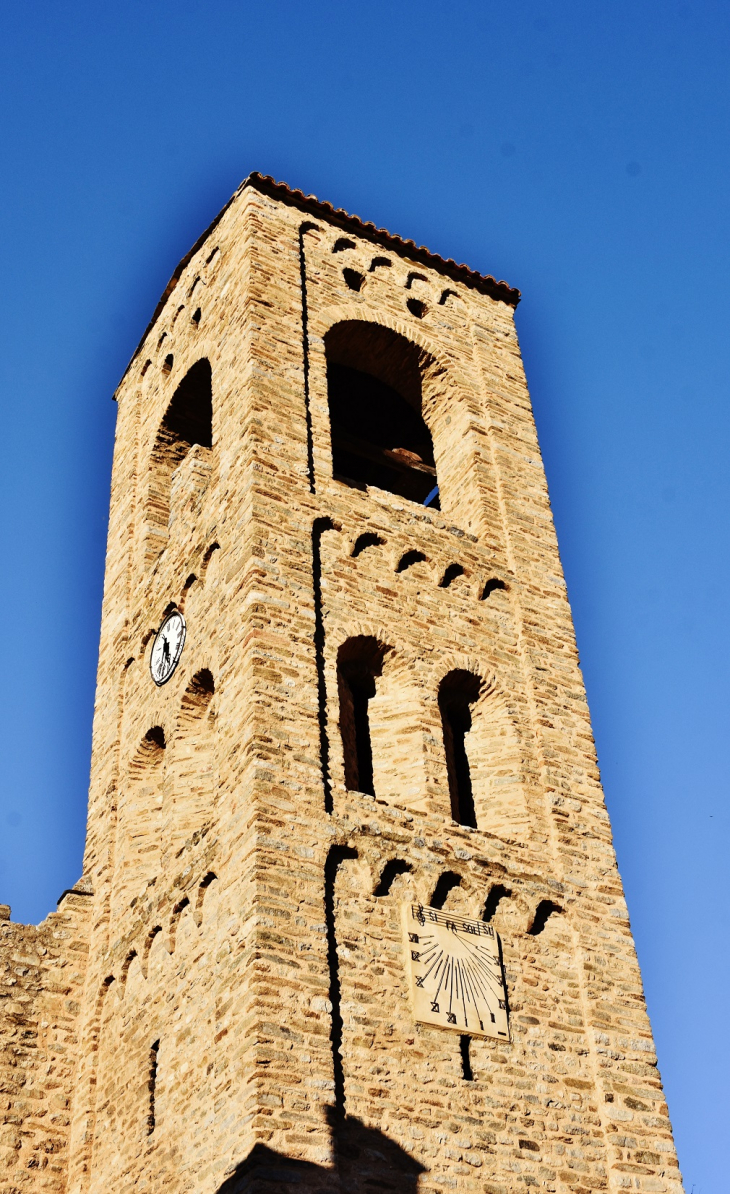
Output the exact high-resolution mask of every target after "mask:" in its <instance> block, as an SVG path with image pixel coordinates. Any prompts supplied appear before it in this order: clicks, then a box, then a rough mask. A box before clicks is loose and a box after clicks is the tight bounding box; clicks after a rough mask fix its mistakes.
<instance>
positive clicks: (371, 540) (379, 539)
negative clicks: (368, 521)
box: [352, 531, 385, 558]
mask: <svg viewBox="0 0 730 1194" xmlns="http://www.w3.org/2000/svg"><path fill="white" fill-rule="evenodd" d="M384 543H385V539H384V538H383V536H382V535H376V534H375V532H374V531H365V533H364V534H363V535H358V537H357V541H356V543H355V546H354V547H353V549H352V555H353V557H355V558H356V557H357V556H359V555H362V553H363V552H364V551H366V550H367V548H368V547H382V546H383V545H384Z"/></svg>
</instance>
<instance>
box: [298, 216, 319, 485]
mask: <svg viewBox="0 0 730 1194" xmlns="http://www.w3.org/2000/svg"><path fill="white" fill-rule="evenodd" d="M314 229H317V225H316V224H312V223H311V221H310V220H307V221H305V223H304V224H301V225H300V227H299V275H300V278H301V285H302V362H303V366H304V415H305V418H306V420H307V476H308V479H309V492H310V493H314V440H313V437H312V410H311V405H310V399H309V326H308V323H309V312H308V308H307V258H306V254H305V250H304V237H305V236H306V234H307V233H308V232H311V231H313V230H314Z"/></svg>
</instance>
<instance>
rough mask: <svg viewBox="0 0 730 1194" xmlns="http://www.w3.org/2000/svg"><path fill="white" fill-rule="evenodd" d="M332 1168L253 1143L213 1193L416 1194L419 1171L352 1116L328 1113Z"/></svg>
mask: <svg viewBox="0 0 730 1194" xmlns="http://www.w3.org/2000/svg"><path fill="white" fill-rule="evenodd" d="M329 1121H330V1131H331V1133H332V1145H333V1149H332V1151H333V1155H334V1158H335V1164H334V1166H333V1167H332V1168H329V1167H326V1166H323V1165H313V1164H312V1163H311V1162H309V1161H296V1160H292V1159H291V1158H290V1157H287V1156H285V1155H284V1154H283V1153H279V1152H276V1151H275V1150H274V1149H270V1148H267V1146H266V1145H265V1144H256V1145H254V1147H253V1149H252V1150H251V1152H250V1153H249V1155H248V1156H247V1157H246V1159H245V1160H244V1161H241V1162H240V1163H239V1164H238V1165H237V1166H236V1168H235V1170H234V1171H233V1173H232V1174H231V1176H230V1177H228V1178H226V1180H225V1181H224V1182H223V1184H222V1186H220V1187H219V1188H218V1191H217V1194H278V1192H279V1191H282V1194H283V1192H285V1191H287V1190H289V1189H292V1190H293V1189H296V1191H297V1194H335V1191H337V1192H338V1194H340V1192H342V1194H344V1192H345V1191H346V1192H347V1194H376V1191H378V1190H381V1191H385V1192H387V1191H393V1192H394V1194H395V1192H397V1194H416V1191H417V1190H418V1178H419V1174H421V1173H424V1172H425V1167H424V1166H423V1165H421V1164H420V1162H419V1161H416V1160H415V1159H414V1158H413V1157H411V1156H410V1155H409V1154H408V1153H407V1152H406V1151H405V1150H404V1149H402V1148H401V1147H400V1145H399V1144H396V1143H395V1141H393V1140H390V1139H389V1138H388V1137H387V1136H385V1135H384V1134H383V1133H382V1132H380V1131H378V1129H377V1128H367V1127H365V1125H364V1124H363V1123H361V1121H360V1120H359V1119H355V1118H354V1116H346V1117H345V1118H344V1119H343V1120H339V1117H338V1116H337V1113H336V1112H335V1109H334V1108H331V1109H330V1115H329Z"/></svg>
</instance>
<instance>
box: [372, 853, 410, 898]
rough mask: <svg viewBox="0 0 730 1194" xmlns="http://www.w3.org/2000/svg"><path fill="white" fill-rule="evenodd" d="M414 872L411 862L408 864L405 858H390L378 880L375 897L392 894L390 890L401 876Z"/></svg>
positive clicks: (374, 892)
mask: <svg viewBox="0 0 730 1194" xmlns="http://www.w3.org/2000/svg"><path fill="white" fill-rule="evenodd" d="M412 870H413V867H412V866H411V864H410V862H406V861H405V860H404V859H403V858H390V859H388V861H387V862H386V864H385V866H384V867H383V871H382V874H381V876H380V878H379V879H378V882H377V883H376V885H375V889H374V891H373V895H374V896H378V897H379V896H386V895H389V894H390V889H391V887H392V886H393V884H394V883H395V881H396V879H397V878H398V876H399V875H407V874H409V873H410V871H412Z"/></svg>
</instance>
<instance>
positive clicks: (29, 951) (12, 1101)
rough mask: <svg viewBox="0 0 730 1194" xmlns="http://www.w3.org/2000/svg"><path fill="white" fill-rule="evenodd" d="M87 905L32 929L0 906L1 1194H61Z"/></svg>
mask: <svg viewBox="0 0 730 1194" xmlns="http://www.w3.org/2000/svg"><path fill="white" fill-rule="evenodd" d="M90 904H91V897H90V896H89V895H88V894H83V893H76V892H71V893H68V894H67V895H65V896H64V897H63V899H62V900H61V902H60V904H59V908H58V911H57V912H53V913H51V915H50V916H48V917H47V918H46V919H45V920H44V921H43V922H42V924H40V925H38V926H37V927H36V926H35V925H21V924H15V923H12V922H11V921H10V909H9V908H8V907H7V905H3V906H0V1122H1V1123H2V1128H1V1129H0V1130H1V1131H2V1136H1V1137H0V1190H1V1191H2V1194H25V1192H26V1191H34V1192H35V1191H38V1192H40V1191H48V1192H49V1194H61V1192H62V1191H64V1190H65V1189H66V1176H67V1164H68V1135H69V1123H70V1105H71V1095H72V1089H73V1079H74V1073H75V1070H76V1065H77V1062H78V1033H77V1025H78V1017H79V1012H80V1003H81V997H82V994H83V985H84V976H85V971H86V962H87V954H88V919H89V915H88V914H89V911H90Z"/></svg>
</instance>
